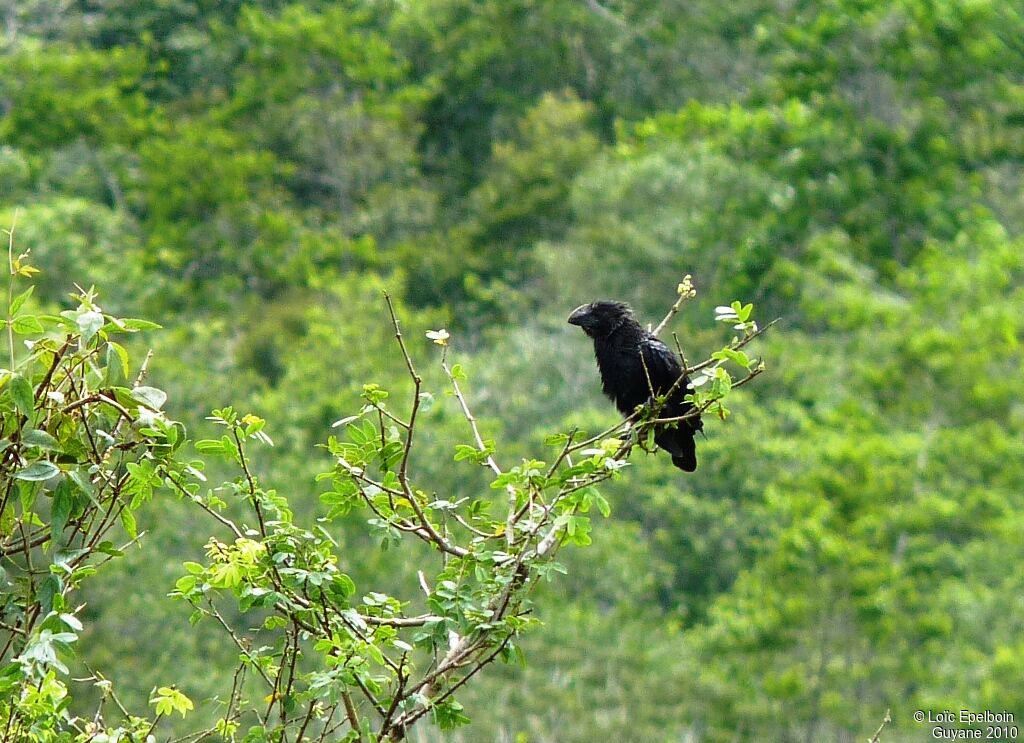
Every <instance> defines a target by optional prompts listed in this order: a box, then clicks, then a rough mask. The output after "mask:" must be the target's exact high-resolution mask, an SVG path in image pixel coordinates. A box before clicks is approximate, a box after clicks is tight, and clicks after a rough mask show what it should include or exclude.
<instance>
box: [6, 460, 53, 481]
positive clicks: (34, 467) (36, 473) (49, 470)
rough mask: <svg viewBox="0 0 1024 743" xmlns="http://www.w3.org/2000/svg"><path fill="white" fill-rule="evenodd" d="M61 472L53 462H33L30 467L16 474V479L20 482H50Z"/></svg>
mask: <svg viewBox="0 0 1024 743" xmlns="http://www.w3.org/2000/svg"><path fill="white" fill-rule="evenodd" d="M59 472H60V468H59V467H57V465H55V464H54V463H53V462H33V463H32V464H30V465H29V466H28V467H25V468H24V469H21V470H18V471H17V472H15V473H14V477H15V478H17V479H18V480H28V481H29V482H41V481H43V480H49V479H50V478H51V477H53V476H54V475H56V474H57V473H59Z"/></svg>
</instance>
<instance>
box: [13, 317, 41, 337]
mask: <svg viewBox="0 0 1024 743" xmlns="http://www.w3.org/2000/svg"><path fill="white" fill-rule="evenodd" d="M11 328H13V329H14V332H15V333H17V334H18V335H33V334H35V333H42V332H43V326H42V324H41V323H40V322H39V318H38V317H36V316H35V315H22V316H21V317H16V318H14V320H13V321H12V322H11Z"/></svg>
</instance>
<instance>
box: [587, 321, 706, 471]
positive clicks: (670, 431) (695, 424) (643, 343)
mask: <svg viewBox="0 0 1024 743" xmlns="http://www.w3.org/2000/svg"><path fill="white" fill-rule="evenodd" d="M569 324H570V325H579V326H580V327H581V328H583V332H584V333H586V334H587V335H589V336H590V337H591V338H593V339H594V355H595V356H597V368H598V370H599V371H600V372H601V385H602V387H603V388H604V394H605V395H607V396H608V397H609V398H611V399H612V400H613V401H614V402H615V406H616V407H617V408H618V409H619V412H620V413H622V414H623V415H632V413H633V411H635V410H636V407H637V406H638V405H643V404H645V403H647V402H650V400H651V390H652V389H653V390H654V393H655V394H656V395H664V394H666V393H668V391H669V390H671V389H672V387H673V385H675V384H676V381H678V379H679V377H681V376H683V368H682V366H680V364H679V359H677V358H676V355H675V354H674V353H672V351H671V350H669V347H668V346H666V345H665V344H664V343H662V342H661V341H660V340H658V339H657V338H656V337H655V336H653V335H651V334H650V333H648V332H647V331H646V330H644V329H643V327H641V325H640V323H638V322H637V321H636V318H635V317H634V316H633V310H632V309H631V308H630V306H629V305H628V304H626V303H625V302H609V301H599V302H591V303H590V304H584V305H581V306H580V307H577V308H576V309H575V310H573V311H572V314H571V315H569ZM641 359H642V360H641ZM645 366H646V369H645V368H644V367H645ZM648 379H650V382H649V383H648ZM692 393H693V387H692V386H691V385H690V380H689V379H685V380H683V381H682V382H680V384H679V385H678V386H676V388H675V390H674V391H673V392H672V394H671V395H670V396H669V398H668V400H667V401H666V403H665V406H664V407H663V408H662V409H661V411H660V412H659V413H658V417H659V418H675V417H677V416H681V415H685V414H686V413H688V412H690V411H691V410H693V404H692V403H689V402H687V401H686V400H684V399H683V398H684V397H685V396H686V395H688V394H692ZM703 429H704V424H703V423H701V420H700V416H699V415H698V416H694V417H693V418H687V419H686V420H683V421H679V423H677V424H675V425H674V426H672V425H670V424H666V425H664V426H661V427H659V428H657V429H655V435H654V443H656V444H657V445H658V446H659V447H661V448H662V449H664V450H665V451H667V452H668V453H669V454H671V455H672V464H674V465H675V466H676V467H678V468H679V469H681V470H683V471H685V472H693V471H694V470H695V469H697V450H696V446H695V445H694V442H693V437H694V434H695V433H696V432H697V431H702V430H703Z"/></svg>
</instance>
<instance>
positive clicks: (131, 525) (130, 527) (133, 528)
mask: <svg viewBox="0 0 1024 743" xmlns="http://www.w3.org/2000/svg"><path fill="white" fill-rule="evenodd" d="M121 526H123V527H124V531H125V533H126V534H127V535H128V536H129V537H131V538H132V539H135V538H136V537H138V536H139V527H138V525H137V524H136V522H135V514H134V513H132V512H131V510H130V509H128V508H123V509H121Z"/></svg>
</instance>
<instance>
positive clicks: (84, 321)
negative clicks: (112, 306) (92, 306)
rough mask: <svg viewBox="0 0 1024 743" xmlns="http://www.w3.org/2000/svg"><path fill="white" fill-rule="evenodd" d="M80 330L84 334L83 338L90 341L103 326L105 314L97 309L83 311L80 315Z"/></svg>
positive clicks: (78, 321)
mask: <svg viewBox="0 0 1024 743" xmlns="http://www.w3.org/2000/svg"><path fill="white" fill-rule="evenodd" d="M77 323H78V332H80V333H81V334H82V340H83V341H85V342H87V343H88V342H89V341H90V340H92V337H93V336H94V335H96V333H98V332H99V329H100V328H102V327H103V315H102V314H101V313H99V312H96V311H95V310H89V311H88V312H83V313H82V314H81V315H79V316H78V320H77Z"/></svg>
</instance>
